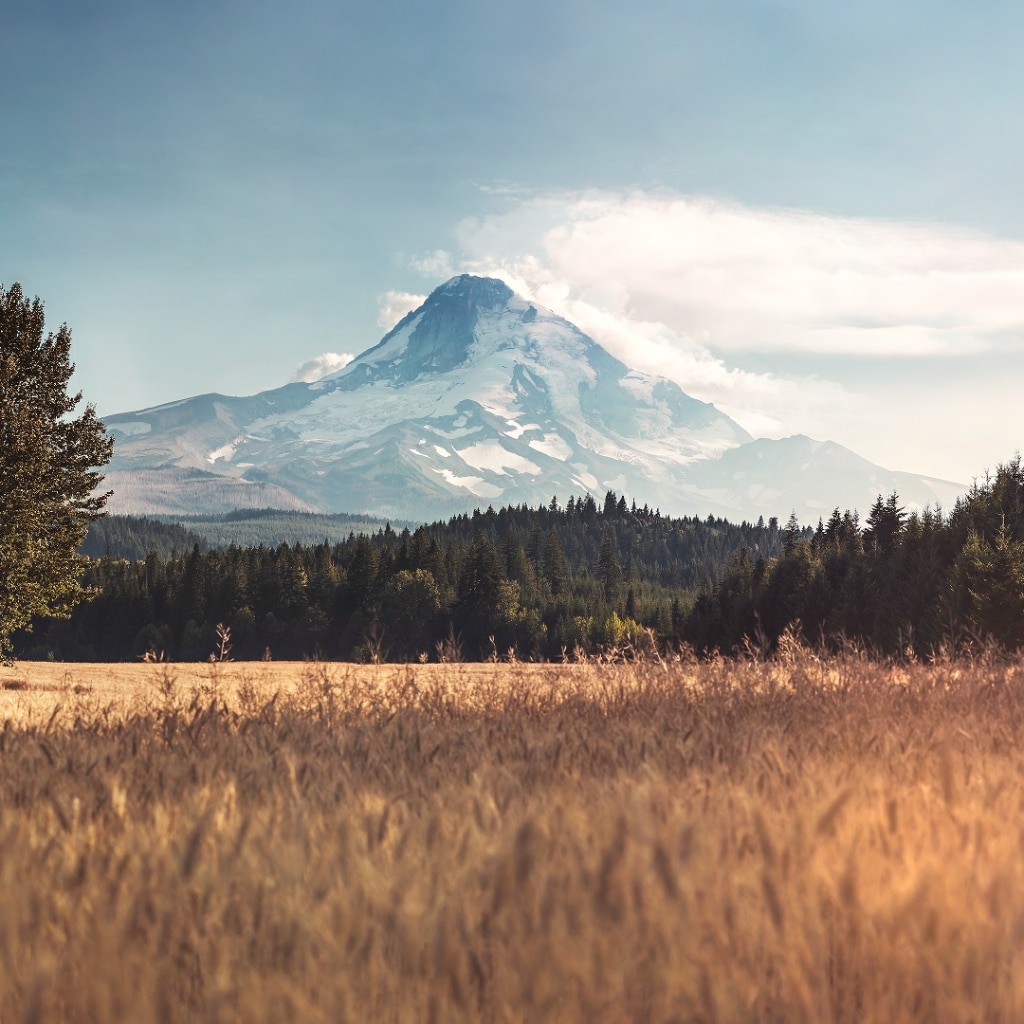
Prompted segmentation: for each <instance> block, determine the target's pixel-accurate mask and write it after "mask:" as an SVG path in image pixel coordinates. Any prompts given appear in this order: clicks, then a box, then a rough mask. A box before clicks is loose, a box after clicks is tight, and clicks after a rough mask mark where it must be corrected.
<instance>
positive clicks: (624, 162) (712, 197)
mask: <svg viewBox="0 0 1024 1024" xmlns="http://www.w3.org/2000/svg"><path fill="white" fill-rule="evenodd" d="M1021 38H1024V5H1021V4H1020V3H1019V2H1018V3H997V2H979V3H976V4H971V5H967V4H963V3H952V2H944V0H934V2H924V0H906V2H901V3H898V4H894V3H892V2H891V0H889V2H886V3H882V2H876V0H862V2H859V3H857V4H850V3H848V2H844V3H839V2H832V0H759V2H758V0H706V2H695V0H672V2H645V0H638V2H634V3H632V4H622V3H621V2H615V3H611V2H605V0H588V2H586V3H583V2H578V0H562V2H560V3H557V4H551V3H550V2H548V3H539V2H533V0H528V2H521V3H506V4H500V5H499V4H489V3H480V2H479V0H476V2H472V3H471V2H464V0H455V2H447V3H443V4H432V3H421V4H415V5H413V4H406V3H402V4H400V3H396V2H393V0H378V2H375V3H372V4H370V3H344V2H341V3H338V2H335V3H328V2H310V0H293V2H291V3H289V4H287V5H285V4H278V3H269V2H262V0H247V2H244V3H243V2H238V0H206V2H203V3H199V2H191V0H182V2H179V3H176V4H174V5H170V4H166V3H155V2H146V0H141V2H138V0H136V2H127V0H123V2H120V0H79V2H75V3H70V2H58V0H53V2H48V0H39V2H36V3H33V4H24V5H18V6H17V7H16V8H15V9H13V10H11V11H8V12H5V16H4V33H3V35H2V36H0V90H2V94H3V95H4V97H5V104H4V114H3V121H2V124H3V128H2V132H0V228H2V235H0V239H2V244H0V281H2V282H3V283H5V284H10V283H12V282H13V281H20V282H21V283H22V285H23V287H24V288H25V289H26V290H27V291H28V292H29V293H30V294H38V295H40V296H41V297H42V298H43V300H44V301H45V303H46V307H47V314H48V318H49V320H50V321H51V323H52V324H53V325H54V326H56V324H57V323H59V322H60V321H62V320H66V321H67V322H68V323H69V324H70V326H71V327H72V330H73V332H74V338H75V342H74V357H75V360H76V363H77V367H78V370H77V373H76V376H75V382H76V384H77V386H79V387H81V388H82V389H83V390H84V391H85V394H86V397H87V399H89V400H91V401H93V402H94V403H95V404H96V405H97V407H98V408H99V410H100V412H101V413H104V412H106V413H113V412H119V411H125V410H128V409H133V408H140V407H143V406H148V405H153V404H156V403H159V402H164V401H170V400H173V399H175V398H180V397H185V396H187V395H191V394H196V393H200V392H204V391H214V390H215V391H222V392H226V393H232V394H248V393H252V392H255V391H258V390H261V389H264V388H269V387H274V386H277V385H279V384H282V383H285V382H287V381H288V380H290V379H292V378H293V377H294V376H295V374H296V373H297V372H298V368H299V367H300V366H302V365H303V364H307V363H310V362H313V361H316V360H317V359H319V360H320V364H321V365H322V366H323V367H325V368H327V367H329V366H332V365H337V360H338V359H339V358H340V357H343V356H344V355H345V354H351V353H354V352H358V351H360V350H362V349H364V348H366V347H369V346H370V345H371V344H373V343H374V342H375V341H376V340H377V338H379V336H380V334H381V333H382V330H383V328H384V327H386V326H388V325H389V323H390V322H391V321H392V320H393V319H394V318H395V317H396V316H398V315H401V313H402V312H404V311H405V309H406V308H408V307H409V305H410V304H411V303H413V302H414V301H415V300H416V297H418V296H422V295H424V294H426V292H428V291H429V290H430V289H431V288H432V287H434V286H435V285H436V284H438V283H440V282H441V281H442V280H443V279H444V277H445V276H446V275H447V274H449V273H454V272H458V271H462V270H475V271H478V272H485V273H495V274H499V275H501V276H503V277H504V278H505V279H506V280H509V281H510V282H511V283H514V284H515V285H516V286H517V287H519V288H520V289H521V290H523V291H525V292H528V293H530V294H531V296H532V297H535V298H537V299H539V300H541V301H546V302H547V304H549V305H552V306H554V307H555V308H557V309H558V310H559V311H560V312H563V313H565V314H566V315H570V316H572V317H573V318H575V319H577V320H579V321H580V322H581V325H582V326H584V327H585V328H586V329H588V330H589V331H591V333H593V334H594V335H595V337H598V339H599V340H601V341H602V342H604V343H605V344H607V345H608V346H609V347H611V348H614V349H615V350H616V352H617V354H619V355H620V356H622V357H623V358H626V359H627V361H631V362H635V363H640V364H643V365H644V366H645V367H648V368H656V369H659V370H660V371H662V372H665V373H667V374H669V375H672V376H674V377H675V378H676V379H677V380H678V381H679V383H680V384H681V385H682V386H683V387H684V389H686V390H688V391H689V392H690V393H693V394H695V395H697V397H701V398H705V399H706V400H709V401H715V402H716V403H717V404H719V405H721V406H722V407H723V408H724V409H726V411H728V412H730V413H731V414H733V415H735V416H736V417H737V418H738V419H740V420H741V422H743V423H744V425H745V426H748V428H749V429H751V430H752V431H753V432H755V433H759V434H766V435H771V436H783V435H786V434H791V433H796V432H803V433H809V434H811V435H812V436H817V437H831V438H833V439H835V440H837V441H839V442H841V443H843V444H847V445H849V446H850V447H852V448H854V449H855V450H857V451H859V452H860V453H861V454H863V455H865V456H867V457H868V458H871V459H872V460H874V461H876V462H879V463H881V464H883V465H885V466H887V467H889V468H894V469H906V470H912V471H917V472H923V473H931V474H933V475H938V476H944V477H947V478H951V479H957V480H969V479H970V478H971V477H972V476H975V475H978V474H980V473H981V472H982V471H983V470H984V469H985V468H986V467H987V466H994V465H995V463H997V462H999V461H1004V460H1005V459H1007V458H1008V457H1009V456H1010V455H1012V454H1013V452H1014V450H1016V449H1017V448H1018V447H1019V446H1020V445H1021V430H1020V416H1019V413H1018V410H1019V407H1020V403H1019V399H1018V397H1017V392H1018V391H1019V386H1020V382H1021V381H1022V379H1024V355H1022V350H1024V344H1022V342H1024V195H1022V192H1021V189H1020V168H1021V167H1022V166H1024V133H1022V132H1020V130H1019V127H1020V125H1021V123H1022V120H1024V118H1022V114H1024V62H1021V61H1020V59H1019V55H1018V53H1019V41H1020V39H1021Z"/></svg>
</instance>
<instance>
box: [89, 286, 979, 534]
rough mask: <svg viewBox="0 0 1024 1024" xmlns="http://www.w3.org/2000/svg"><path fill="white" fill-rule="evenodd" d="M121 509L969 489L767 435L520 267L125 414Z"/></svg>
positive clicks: (785, 501)
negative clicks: (239, 384)
mask: <svg viewBox="0 0 1024 1024" xmlns="http://www.w3.org/2000/svg"><path fill="white" fill-rule="evenodd" d="M106 424H107V429H108V430H109V431H110V433H111V434H112V435H113V437H114V438H115V452H114V458H113V460H112V461H111V464H110V466H109V470H108V473H107V486H112V487H113V488H114V492H115V493H114V498H113V499H112V501H111V508H112V510H114V511H118V512H133V513H137V514H172V515H173V514H178V515H180V514H188V513H193V514H194V513H218V512H225V511H230V510H231V509H232V508H236V507H253V508H255V507H276V508H290V509H296V510H305V511H322V512H350V513H364V514H369V515H375V516H393V517H396V518H403V519H410V520H414V521H426V520H428V519H433V518H437V517H444V516H448V515H451V514H453V513H457V512H462V511H468V510H471V509H472V508H473V507H476V506H481V505H487V504H492V503H493V504H494V505H499V504H501V505H507V504H521V503H526V504H529V505H536V504H537V503H539V502H547V501H548V500H550V498H551V496H552V495H558V496H559V497H560V498H562V499H563V500H564V499H566V498H568V496H569V495H572V494H576V495H579V494H584V493H588V492H589V493H592V494H595V495H597V496H598V497H601V496H603V494H604V493H605V491H606V490H615V491H616V492H618V493H621V494H626V495H629V496H630V498H631V499H635V500H637V501H638V502H641V503H649V504H650V505H651V506H652V507H660V508H663V509H665V510H666V511H671V512H672V513H674V514H680V515H694V514H698V515H707V514H714V515H717V516H722V517H726V518H731V519H736V520H739V519H744V518H746V519H750V520H754V519H756V518H757V517H758V515H764V516H766V517H768V516H773V515H774V516H779V517H785V516H787V515H788V514H789V512H790V511H791V510H793V509H795V510H796V512H797V514H798V515H799V516H800V517H801V518H802V519H804V520H805V521H807V520H810V519H812V518H816V516H817V514H818V513H819V512H821V513H824V512H826V511H831V509H832V508H833V507H835V506H836V505H840V506H842V507H844V508H845V507H850V508H854V507H856V508H859V509H860V510H862V511H866V510H867V508H869V507H870V504H871V503H872V502H873V500H874V498H875V497H876V496H877V494H879V493H889V492H891V491H892V490H894V489H895V490H897V491H898V492H899V493H900V495H901V498H902V499H903V501H904V503H906V504H908V505H910V506H924V505H927V504H931V505H934V504H936V503H942V504H950V503H951V502H952V501H953V500H954V499H955V497H956V496H957V494H958V493H960V492H961V491H962V490H963V488H962V487H960V486H959V485H957V484H953V483H949V482H947V481H939V480H931V479H928V478H924V477H919V476H914V475H912V474H898V473H891V472H889V471H886V470H883V469H881V468H880V467H877V466H873V465H872V464H871V463H868V462H866V461H865V460H863V459H860V458H859V456H856V455H855V454H854V453H853V452H850V451H849V450H848V449H844V448H842V447H841V446H839V445H836V444H834V443H832V442H815V441H811V440H810V439H809V438H800V437H797V438H789V439H785V440H783V441H769V440H763V439H762V440H755V439H754V438H752V437H751V436H750V434H748V433H747V432H746V431H745V430H744V429H743V428H742V427H741V426H740V425H739V424H738V423H736V422H735V421H734V420H732V419H731V418H730V417H728V416H727V415H725V414H724V413H722V412H721V411H720V410H718V409H716V408H715V406H713V405H710V404H708V403H705V402H701V401H698V400H697V399H694V398H692V397H691V396H689V395H687V394H686V393H685V392H684V391H683V390H682V389H681V388H680V387H679V386H678V385H677V384H676V383H675V382H673V381H670V380H668V379H666V378H662V377H657V376H654V375H651V374H646V373H642V372H640V371H637V370H634V369H631V368H629V367H628V366H626V365H625V364H624V363H623V362H621V361H620V360H619V359H616V358H615V357H614V356H612V355H611V354H610V353H609V352H607V351H606V350H605V349H604V348H602V347H601V346H600V345H599V344H598V343H597V342H596V341H594V340H593V339H592V338H590V337H589V336H588V335H586V334H584V333H583V332H582V331H581V330H580V329H579V328H578V327H576V326H575V325H573V324H572V323H570V322H569V321H567V320H565V319H563V318H562V317H560V316H558V315H557V314H555V313H553V312H552V311H551V310H549V309H546V308H545V307H543V306H540V305H538V304H536V303H532V302H529V301H527V300H525V299H523V298H521V297H519V296H517V295H515V293H514V292H513V291H512V290H511V289H510V288H509V287H508V286H507V285H505V284H504V283H503V282H501V281H497V280H494V279H489V278H479V277H473V276H470V275H462V276H460V277H455V278H452V279H451V280H450V281H448V282H446V283H445V284H443V285H441V286H440V287H439V288H437V289H435V290H434V291H433V292H432V293H431V294H430V296H429V297H428V298H427V299H426V301H425V302H424V303H423V304H422V305H421V306H420V307H418V308H417V309H416V310H413V311H412V312H411V313H409V314H408V315H407V316H405V317H404V318H403V319H402V320H401V321H400V322H399V323H398V324H397V325H396V326H395V327H394V328H393V329H392V330H390V331H389V332H388V333H387V334H385V336H384V337H383V338H382V339H381V340H380V341H379V342H378V343H377V344H376V345H374V346H372V347H371V348H369V349H367V350H366V351H364V352H363V353H362V354H360V355H359V356H357V357H356V359H354V360H353V361H352V362H351V363H349V364H348V365H347V366H345V367H344V368H343V369H341V370H339V371H338V372H336V373H334V374H331V375H330V376H328V377H325V378H323V379H321V380H319V381H316V382H314V383H311V384H305V383H293V384H288V385H285V386H284V387H280V388H276V389H273V390H271V391H266V392H262V393H261V394H258V395H254V396H250V397H242V398H232V397H227V396H223V395H215V394H208V395H200V396H197V397H195V398H188V399H183V400H181V401H178V402H172V403H169V404H166V405H162V406H157V407H155V408H152V409H144V410H141V411H139V412H131V413H124V414H120V415H116V416H110V417H107V418H106Z"/></svg>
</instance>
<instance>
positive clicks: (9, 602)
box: [0, 284, 113, 657]
mask: <svg viewBox="0 0 1024 1024" xmlns="http://www.w3.org/2000/svg"><path fill="white" fill-rule="evenodd" d="M44 322H45V321H44V317H43V304H42V303H41V302H40V301H39V299H38V298H36V299H34V300H33V301H31V302H30V301H29V300H28V299H26V298H24V297H23V295H22V291H21V286H20V285H18V284H14V285H12V286H11V288H10V289H8V290H6V291H5V290H4V289H3V287H2V286H0V657H2V656H5V655H6V654H7V653H8V652H9V650H10V641H9V637H10V634H11V633H12V632H13V631H14V630H16V629H19V628H21V627H25V626H29V627H30V626H31V621H32V618H33V617H34V616H36V615H49V616H55V617H61V618H63V617H67V616H68V615H69V614H70V612H71V609H72V607H73V606H74V605H75V604H76V602H78V601H80V600H81V599H82V598H83V597H86V596H87V593H86V591H85V590H83V589H82V586H81V582H80V581H81V575H82V571H83V569H84V566H85V564H86V559H85V558H83V557H82V556H79V555H77V554H76V553H75V549H76V548H77V547H78V546H79V545H80V544H81V543H82V541H83V540H84V539H85V535H86V532H87V531H88V527H89V523H90V522H91V521H93V520H94V519H97V518H99V517H100V516H101V515H102V514H103V506H104V505H105V503H106V500H107V498H108V497H109V494H103V495H101V494H94V492H95V490H96V488H97V486H98V485H99V484H100V482H101V481H102V479H103V477H102V475H101V474H100V473H98V472H96V471H95V467H98V466H104V465H106V463H107V462H109V461H110V456H111V453H112V451H113V441H112V440H111V439H110V438H108V437H107V436H106V430H105V428H104V426H103V423H102V422H101V421H100V420H99V419H97V417H96V412H95V409H94V408H93V407H92V406H91V405H87V406H86V407H85V409H84V411H82V412H81V413H80V414H79V415H78V416H77V417H75V416H73V415H72V413H73V411H74V409H75V407H76V406H77V405H78V403H79V402H80V401H81V399H82V395H81V392H79V393H78V394H74V395H72V394H69V393H68V390H67V386H68V381H69V380H70V378H71V374H72V373H73V372H74V369H75V368H74V365H73V364H72V363H71V361H70V351H71V331H70V330H69V329H68V326H67V324H62V325H61V327H60V329H59V330H58V331H57V333H56V334H53V333H52V332H51V333H49V334H46V335H45V336H44V333H43V332H44Z"/></svg>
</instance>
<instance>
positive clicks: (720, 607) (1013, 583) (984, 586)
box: [685, 456, 1024, 656]
mask: <svg viewBox="0 0 1024 1024" xmlns="http://www.w3.org/2000/svg"><path fill="white" fill-rule="evenodd" d="M787 627H798V628H799V629H800V630H801V631H802V633H803V635H804V637H805V638H806V639H808V640H810V641H812V642H819V641H821V642H823V643H824V644H825V645H826V646H828V647H836V646H837V645H840V644H842V643H844V642H848V641H853V642H855V643H857V644H860V645H863V646H866V647H867V648H868V649H869V650H871V651H875V652H879V653H883V654H904V653H907V652H908V651H912V652H913V653H914V654H916V655H919V656H927V655H929V654H931V653H933V652H935V651H937V650H938V649H939V648H940V647H941V646H943V645H945V646H953V647H959V648H963V647H967V646H973V647H978V646H979V645H982V644H985V643H988V642H995V643H997V644H999V645H1000V646H1002V647H1004V648H1006V649H1016V648H1018V647H1020V646H1021V645H1024V467H1022V464H1021V459H1020V457H1019V456H1017V457H1015V458H1014V459H1012V460H1011V461H1010V462H1009V463H1008V464H1006V465H1004V466H1000V467H999V468H998V469H997V471H996V473H995V475H994V476H986V477H985V479H984V480H982V481H981V482H977V483H975V484H974V486H973V487H972V488H971V490H970V491H969V493H968V494H966V495H965V496H964V497H963V498H962V499H961V500H960V501H958V502H957V503H956V505H955V506H954V508H953V511H952V512H951V513H950V514H949V515H948V516H943V515H942V514H941V513H940V512H937V511H936V512H929V511H926V512H924V514H921V515H918V514H916V513H914V514H910V515H908V514H907V513H906V511H905V510H904V509H903V508H901V506H900V503H899V497H898V496H897V495H895V494H892V495H890V496H889V498H888V499H883V498H881V497H879V499H878V501H877V502H876V503H875V504H874V506H873V507H872V509H871V510H870V512H869V513H868V516H867V519H866V521H865V523H864V526H863V528H861V526H860V524H859V522H858V518H857V516H856V514H854V513H852V512H845V513H840V511H839V510H838V509H836V510H835V511H834V512H833V514H832V516H831V517H830V518H829V520H828V522H827V523H824V522H822V523H819V525H818V528H817V530H816V531H815V532H814V535H813V536H812V537H810V538H809V539H807V538H806V537H801V536H798V535H797V534H796V532H795V531H793V530H787V531H785V536H784V540H783V549H782V552H781V554H780V555H779V556H778V557H777V558H776V559H774V560H772V561H771V562H769V563H768V564H767V565H765V566H762V565H760V564H757V563H755V562H754V561H752V560H751V559H750V558H749V557H748V556H747V555H745V554H744V553H742V552H741V553H740V554H739V555H738V556H737V557H736V558H735V559H734V560H733V563H732V565H731V566H730V567H729V569H728V571H727V572H726V573H725V576H724V578H723V579H722V581H721V583H719V584H717V585H712V584H709V585H707V586H705V587H704V588H703V589H702V592H701V594H700V596H699V597H698V599H697V602H696V604H695V606H694V609H693V611H692V613H691V615H690V617H689V619H688V621H687V625H686V629H685V636H686V638H687V640H688V641H689V642H691V643H692V644H694V645H695V646H696V647H697V648H698V649H701V650H707V649H712V648H719V649H721V650H723V651H728V650H731V649H732V648H733V647H735V646H736V645H737V644H740V643H742V642H743V640H744V638H745V637H747V638H753V639H754V640H755V642H756V643H759V644H762V645H764V646H766V648H767V649H771V648H772V646H773V645H774V643H775V641H776V640H777V639H778V637H779V635H780V634H781V632H782V631H783V630H784V629H786V628H787Z"/></svg>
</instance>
